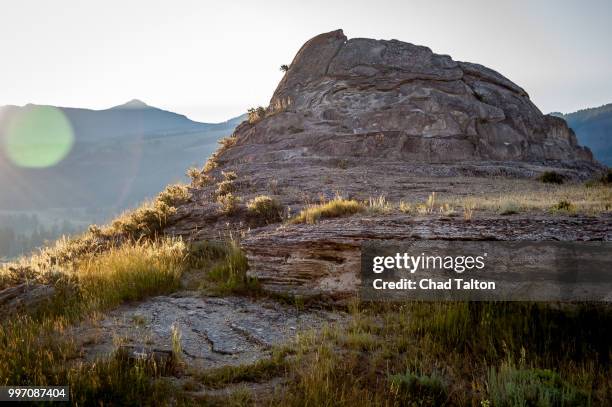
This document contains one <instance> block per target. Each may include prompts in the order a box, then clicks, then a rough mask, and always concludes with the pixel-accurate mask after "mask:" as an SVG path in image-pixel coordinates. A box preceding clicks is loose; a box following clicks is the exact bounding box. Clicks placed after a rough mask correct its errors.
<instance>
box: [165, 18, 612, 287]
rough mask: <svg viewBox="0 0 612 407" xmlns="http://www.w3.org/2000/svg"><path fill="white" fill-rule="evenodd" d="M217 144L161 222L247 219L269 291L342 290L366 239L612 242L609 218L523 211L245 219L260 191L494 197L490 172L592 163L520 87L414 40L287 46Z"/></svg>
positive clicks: (331, 36)
mask: <svg viewBox="0 0 612 407" xmlns="http://www.w3.org/2000/svg"><path fill="white" fill-rule="evenodd" d="M261 110H263V109H261ZM223 144H224V146H223V147H222V148H221V149H220V150H219V151H218V152H217V153H216V154H215V156H214V157H213V159H212V164H213V165H209V166H208V168H207V170H206V171H205V176H206V177H207V179H212V180H213V182H212V183H211V182H209V183H208V184H207V185H205V186H203V187H202V186H198V187H196V188H194V189H193V199H192V202H191V203H189V204H187V205H184V206H182V207H180V208H179V209H178V212H177V214H176V216H175V218H174V219H173V222H172V226H171V227H170V228H168V230H167V232H168V233H170V234H176V235H182V236H185V237H187V238H189V239H193V240H200V239H210V238H215V237H218V236H220V235H223V234H225V233H227V232H228V230H230V231H231V230H242V231H244V230H246V229H249V228H250V232H249V234H248V237H247V238H246V239H245V240H243V242H242V243H243V247H244V248H245V250H246V252H247V255H248V257H249V265H250V273H251V274H252V275H254V276H257V277H258V278H259V280H260V281H261V282H262V284H263V286H264V287H265V288H267V289H271V290H275V291H283V292H293V293H296V294H306V295H307V294H337V295H340V296H343V295H345V294H350V293H352V292H354V290H355V287H356V286H355V283H356V279H355V274H356V273H357V272H358V269H359V267H358V266H359V256H358V253H359V244H360V242H361V241H363V240H364V239H389V238H405V239H411V238H419V236H422V238H427V236H430V237H431V238H436V239H439V238H450V239H452V238H458V239H473V238H476V239H485V238H487V236H488V238H492V239H508V240H512V239H521V238H532V239H570V240H571V239H574V238H580V239H588V238H589V236H591V237H593V236H594V238H599V239H604V240H610V239H612V236H610V234H609V233H607V232H606V228H607V227H609V226H607V225H609V224H607V223H598V222H595V225H594V226H593V225H591V223H589V221H588V220H583V219H581V220H579V221H578V224H576V225H575V224H574V223H573V221H564V222H565V223H563V222H561V223H554V222H553V223H552V224H546V223H544V224H538V225H535V226H537V228H536V229H537V230H536V231H532V230H531V229H529V227H530V223H531V220H530V219H529V218H525V219H523V220H522V221H523V222H524V223H525V225H523V226H524V227H519V228H517V227H516V225H515V224H514V223H513V222H507V221H505V220H503V221H500V222H496V221H495V220H490V221H488V220H483V221H482V222H481V223H478V222H475V223H471V224H469V225H466V223H461V225H453V224H452V222H450V220H449V219H447V220H445V221H442V222H439V223H432V220H431V219H420V220H419V219H415V218H409V217H407V216H404V217H400V218H401V219H399V218H398V219H395V218H393V216H391V217H389V216H386V217H385V216H382V215H381V216H379V217H377V218H374V219H370V220H369V221H364V220H363V219H361V220H354V219H353V220H350V219H345V218H343V219H338V220H331V221H326V222H322V223H321V224H317V225H315V226H308V225H294V226H288V225H283V226H280V227H279V226H278V225H275V226H270V227H267V228H261V227H260V226H261V225H253V224H252V223H249V220H248V217H247V216H243V215H245V209H244V203H246V202H247V201H248V200H249V199H251V198H253V197H255V196H257V195H262V194H263V195H271V196H274V197H275V199H278V200H279V201H281V203H282V204H283V205H284V206H285V207H288V208H290V210H291V211H293V213H295V212H296V211H299V210H300V209H301V208H302V207H303V206H304V205H307V204H308V203H312V202H317V201H319V200H320V199H330V198H332V197H333V196H334V195H336V194H341V195H342V196H344V197H349V198H354V199H358V200H367V199H368V198H370V197H378V196H384V197H385V198H386V199H387V200H388V201H392V202H398V201H400V200H404V199H406V200H409V201H415V200H421V199H426V198H427V196H428V195H429V194H430V193H431V192H432V191H437V192H439V193H444V192H446V193H450V194H453V195H454V196H470V195H473V194H481V193H490V192H492V191H495V192H499V193H500V194H502V193H504V188H506V187H505V186H504V185H506V186H508V184H507V183H506V184H503V183H500V182H499V178H496V177H498V176H502V177H505V178H508V177H510V178H534V177H536V176H537V175H539V174H540V173H542V172H544V171H548V170H554V171H557V172H559V173H561V174H562V175H563V176H564V177H566V178H567V179H586V178H588V177H591V176H592V175H593V174H594V173H595V172H598V171H600V170H602V169H603V167H602V166H601V165H600V164H599V163H597V162H596V161H595V160H594V159H593V156H592V154H591V152H590V151H589V149H588V148H584V147H581V146H579V145H578V144H577V142H576V137H575V135H574V133H573V132H572V130H570V129H569V128H568V127H567V125H566V124H565V122H564V121H563V120H562V119H559V118H556V117H552V116H548V115H543V114H542V113H541V112H540V111H539V110H538V108H537V107H536V106H535V105H534V104H533V103H532V102H531V101H530V99H529V96H528V94H527V92H525V90H523V89H522V88H521V87H519V86H518V85H516V84H514V83H513V82H511V81H510V80H508V79H506V78H505V77H503V76H502V75H500V74H499V73H497V72H495V71H493V70H491V69H489V68H486V67H484V66H482V65H478V64H473V63H467V62H457V61H454V60H453V59H452V58H451V57H449V56H446V55H438V54H434V53H433V52H432V51H431V50H430V49H428V48H426V47H422V46H416V45H412V44H408V43H404V42H400V41H397V40H391V41H379V40H371V39H362V38H356V39H351V40H347V38H346V36H345V35H344V34H343V33H342V31H341V30H338V31H333V32H330V33H326V34H321V35H319V36H317V37H315V38H313V39H311V40H310V41H308V42H307V43H306V44H304V46H303V47H302V48H301V49H300V50H299V52H298V53H297V55H296V57H295V58H294V60H293V62H292V63H291V65H290V67H289V69H288V71H287V72H286V74H285V76H284V78H283V79H282V80H281V82H280V83H279V85H278V87H277V89H276V91H275V92H274V95H273V96H272V99H271V101H270V105H269V106H268V107H267V108H266V109H265V114H264V113H263V112H261V111H260V112H259V114H257V113H255V114H253V117H252V120H249V121H245V122H243V123H242V124H241V125H239V126H238V127H237V128H236V130H235V132H234V134H233V135H232V136H231V137H230V138H229V139H227V140H226V142H224V143H223ZM224 171H225V172H227V171H234V172H235V173H236V174H237V179H236V181H235V182H234V191H233V193H234V194H235V195H236V196H239V197H240V198H241V199H242V204H241V205H240V206H239V208H238V210H237V212H236V213H234V214H233V215H231V216H226V215H224V216H219V203H218V202H217V196H218V192H217V191H218V187H219V185H220V184H219V182H220V181H222V180H223V175H222V174H223V172H224ZM510 187H512V186H510ZM351 222H352V223H351ZM449 222H450V223H449ZM453 222H456V220H455V221H453ZM583 222H584V223H583ZM574 227H575V228H576V230H575V233H574V232H572V231H571V230H570V229H571V228H574ZM585 228H586V229H585ZM593 228H594V229H593ZM583 229H585V230H583ZM572 233H574V234H572ZM576 233H577V234H578V235H579V236H578V237H577V235H576V236H574V235H575V234H576ZM483 234H484V235H483Z"/></svg>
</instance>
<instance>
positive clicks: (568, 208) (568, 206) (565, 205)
mask: <svg viewBox="0 0 612 407" xmlns="http://www.w3.org/2000/svg"><path fill="white" fill-rule="evenodd" d="M552 211H553V212H557V211H562V212H571V213H573V212H576V206H575V205H574V204H573V203H571V202H570V201H566V200H561V201H559V202H558V203H557V204H556V205H554V206H553V207H552Z"/></svg>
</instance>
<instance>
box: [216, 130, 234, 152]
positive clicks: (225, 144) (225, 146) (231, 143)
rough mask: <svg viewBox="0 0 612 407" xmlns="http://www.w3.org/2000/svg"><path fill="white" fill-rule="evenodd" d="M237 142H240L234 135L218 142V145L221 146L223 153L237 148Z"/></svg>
mask: <svg viewBox="0 0 612 407" xmlns="http://www.w3.org/2000/svg"><path fill="white" fill-rule="evenodd" d="M237 141H238V138H237V137H236V136H235V135H234V134H232V135H231V136H229V137H224V138H222V139H221V140H219V141H218V143H219V144H221V148H220V150H221V151H222V152H223V151H225V150H227V149H228V148H230V147H233V146H235V145H236V142H237Z"/></svg>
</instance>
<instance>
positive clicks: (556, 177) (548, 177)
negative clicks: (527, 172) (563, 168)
mask: <svg viewBox="0 0 612 407" xmlns="http://www.w3.org/2000/svg"><path fill="white" fill-rule="evenodd" d="M539 180H540V181H542V182H543V183H545V184H563V175H561V174H559V173H558V172H555V171H546V172H544V173H542V175H540V178H539Z"/></svg>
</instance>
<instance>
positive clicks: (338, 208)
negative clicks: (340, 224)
mask: <svg viewBox="0 0 612 407" xmlns="http://www.w3.org/2000/svg"><path fill="white" fill-rule="evenodd" d="M364 210H366V205H364V204H362V203H360V202H357V201H356V200H354V199H350V200H349V199H344V198H340V197H337V198H334V199H332V200H331V201H328V202H325V203H321V204H317V205H310V206H308V207H307V208H305V209H302V211H301V212H300V213H299V214H298V215H297V216H295V217H293V218H291V219H290V222H291V223H309V224H314V223H316V222H317V221H318V220H319V219H322V218H337V217H340V216H349V215H354V214H356V213H359V212H363V211H364Z"/></svg>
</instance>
